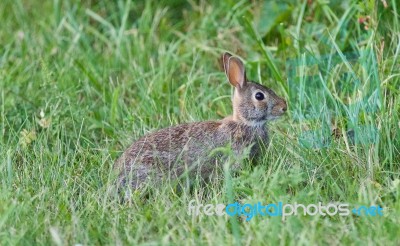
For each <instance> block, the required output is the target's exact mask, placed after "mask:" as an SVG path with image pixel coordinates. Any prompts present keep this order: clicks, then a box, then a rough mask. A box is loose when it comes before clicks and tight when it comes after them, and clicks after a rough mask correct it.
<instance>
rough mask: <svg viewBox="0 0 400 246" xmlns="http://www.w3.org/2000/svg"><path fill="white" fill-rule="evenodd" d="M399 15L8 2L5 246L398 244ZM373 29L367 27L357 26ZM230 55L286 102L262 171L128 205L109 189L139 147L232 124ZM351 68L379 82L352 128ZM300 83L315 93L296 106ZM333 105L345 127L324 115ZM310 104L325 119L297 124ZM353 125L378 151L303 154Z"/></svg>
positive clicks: (342, 148) (0, 95) (379, 5)
mask: <svg viewBox="0 0 400 246" xmlns="http://www.w3.org/2000/svg"><path fill="white" fill-rule="evenodd" d="M384 3H386V4H387V7H386V8H385V7H384ZM397 7H398V3H397V2H396V1H395V0H392V1H390V0H386V1H376V2H375V1H364V2H355V1H343V2H342V1H331V2H327V1H326V2H325V1H307V2H306V1H304V2H303V3H295V2H292V1H282V2H279V3H278V2H269V1H266V2H259V1H250V2H249V1H220V2H219V3H214V4H212V3H211V1H209V2H207V1H202V0H201V1H188V2H186V1H181V0H174V1H113V2H112V3H111V2H102V1H84V2H83V3H81V2H79V1H72V0H71V1H69V0H66V1H59V0H54V1H45V2H42V1H23V0H16V1H14V0H3V1H1V3H0V16H1V17H0V20H1V23H2V25H1V28H0V43H1V45H0V89H1V90H0V187H1V189H0V190H1V191H0V244H1V245H31V244H55V245H64V244H67V245H71V244H83V245H93V244H95V245H97V244H132V245H138V244H146V245H159V244H161V245H167V244H174V245H175V244H178V245H180V244H185V245H186V244H188V245H194V244H210V245H221V244H245V245H261V244H270V245H276V244H282V245H310V244H330V245H337V244H353V245H360V244H365V243H366V244H368V245H372V244H379V245H398V244H399V243H400V242H399V238H398V232H399V231H400V202H399V201H400V192H399V188H400V182H399V180H400V172H399V170H400V151H399V148H400V130H399V128H400V125H399V122H400V119H399V115H400V113H399V112H400V98H399V96H398V95H399V92H400V91H399V90H400V79H399V78H400V69H399V67H400V63H399V53H400V24H399V21H398V20H399V18H398V16H399V13H398V10H397ZM367 15H369V16H370V19H369V21H368V23H360V18H364V17H365V16H367ZM361 22H362V21H361ZM365 25H367V26H368V27H367V28H368V30H366V27H365ZM223 51H230V52H232V53H235V54H237V55H239V56H241V57H242V58H243V59H244V60H245V61H246V68H247V72H248V77H249V78H252V79H254V80H257V81H260V82H261V83H262V84H264V85H267V86H269V87H271V88H272V89H273V90H274V91H276V92H277V94H279V95H282V96H285V97H286V99H287V100H288V102H289V111H290V112H289V114H288V116H286V117H284V118H283V119H281V120H279V121H277V122H274V123H272V124H271V126H270V129H271V144H270V145H269V147H268V149H267V150H266V152H265V155H264V156H263V158H262V160H261V161H260V163H257V164H256V165H254V166H250V165H249V163H247V162H244V163H243V166H244V167H243V169H242V170H241V171H240V172H239V173H238V175H233V176H231V175H229V172H228V171H227V170H225V171H226V172H225V174H226V175H225V179H223V180H221V181H219V182H215V183H213V184H210V185H209V186H208V187H195V189H194V191H193V192H183V193H182V194H176V193H175V192H174V191H173V189H171V188H170V187H169V186H166V187H165V188H163V189H159V190H155V191H154V194H151V195H150V197H149V198H148V199H147V200H143V199H141V198H140V196H137V197H133V198H132V200H130V201H129V202H127V203H120V202H119V200H118V198H117V197H116V196H115V194H114V193H113V192H112V189H111V188H110V185H111V184H112V183H113V180H114V178H115V173H113V171H112V165H113V161H114V160H115V159H116V158H117V157H118V156H119V155H120V153H121V151H123V150H124V148H126V147H127V146H128V145H129V144H130V143H131V142H132V141H133V140H135V139H137V138H138V137H140V136H142V135H144V134H146V133H148V132H151V131H154V130H156V129H160V128H163V127H167V126H171V125H175V124H179V123H183V122H193V121H201V120H208V119H221V118H222V117H224V116H226V115H229V114H230V113H231V112H232V109H231V103H230V95H231V92H232V89H231V88H230V86H229V85H228V83H227V81H226V79H225V77H224V74H223V73H222V72H221V71H220V68H219V64H218V58H219V56H220V54H221V53H222V52H223ZM352 52H353V53H354V52H355V53H357V54H360V53H362V52H370V53H369V54H371V55H372V57H373V58H370V59H368V61H370V62H367V63H366V64H367V65H366V68H364V70H363V69H362V68H360V66H359V65H357V64H354V63H352V62H351V61H348V60H347V58H346V54H349V53H352ZM310 57H314V58H315V59H317V60H318V61H319V62H322V63H321V64H325V63H323V62H326V61H330V60H331V59H336V58H337V59H338V60H339V62H338V64H339V65H337V66H333V67H330V68H329V69H328V71H327V72H325V73H321V72H320V71H321V70H319V69H321V67H322V69H324V68H326V67H324V66H325V65H321V66H320V67H317V68H315V66H314V67H313V66H309V64H308V63H307V59H308V58H310ZM321 57H325V58H321ZM334 57H336V58H334ZM293 60H297V61H299V67H298V68H297V70H296V72H295V73H294V74H295V77H296V80H291V79H293V77H291V76H292V75H290V69H289V67H288V64H290V61H293ZM371 61H376V62H375V63H373V62H371ZM356 63H357V62H356ZM310 70H311V72H310ZM343 70H345V71H347V73H350V74H353V75H356V77H357V78H359V79H360V81H361V82H363V83H367V82H371V81H372V82H376V81H378V82H377V83H378V88H379V90H380V93H379V97H378V99H376V101H374V102H376V104H378V105H379V107H378V108H377V109H375V110H374V111H372V112H369V113H368V112H366V111H365V110H367V109H365V108H363V107H361V109H362V110H361V111H360V115H358V114H357V116H355V117H353V118H351V117H350V116H351V115H354V114H351V112H350V113H349V111H346V109H347V110H349V107H350V106H348V105H349V102H354V101H356V100H360V94H359V90H357V89H356V90H352V89H351V88H350V89H349V87H346V86H345V88H346V89H349V90H350V92H349V93H347V94H344V93H342V92H341V89H340V88H343V87H337V85H338V84H340V83H341V82H342V83H343V81H344V82H348V83H349V84H350V83H354V81H355V80H352V78H351V77H348V78H347V77H346V78H345V79H343V77H341V76H342V75H343V73H345V72H343ZM349 71H350V72H349ZM371 71H376V72H377V76H378V77H376V78H375V77H371ZM310 74H314V75H317V76H318V77H317V78H318V80H316V81H317V82H315V81H314V82H315V83H317V84H319V85H322V86H323V88H324V89H323V90H322V89H321V90H319V92H321V93H322V96H321V97H317V98H315V97H314V98H312V93H313V90H312V88H311V87H307V85H308V84H307V82H308V80H307V79H306V77H305V76H308V75H310ZM291 81H292V82H293V81H298V82H299V83H300V84H302V85H303V86H305V87H306V88H304V87H302V88H303V89H301V88H300V89H299V88H296V89H299V90H300V93H302V92H304V91H307V90H308V89H310V91H311V92H310V93H311V94H310V93H309V94H304V93H303V94H302V95H304V97H302V98H301V99H298V98H297V97H296V95H297V94H296V95H295V96H293V95H292V94H293V90H294V89H295V88H294V87H292V86H291V85H290V82H291ZM337 88H339V89H337ZM361 91H363V90H361ZM329 98H330V99H332V98H334V99H335V100H331V101H329V100H330V99H329ZM328 99H329V100H328ZM324 105H329V106H330V107H331V109H333V115H335V114H336V115H338V117H337V118H335V117H334V118H335V119H336V120H331V118H329V116H330V115H332V114H325V113H326V112H328V111H327V110H325V109H324V110H322V111H321V107H322V108H323V107H324ZM362 105H364V106H365V104H362ZM303 106H304V107H306V109H307V110H310V112H314V116H315V117H314V118H312V119H309V118H306V119H299V118H296V117H295V114H294V113H295V112H300V113H304V112H306V111H307V110H306V111H303V109H304V108H302V107H303ZM296 110H297V111H296ZM330 112H332V111H330ZM343 112H344V113H343ZM346 112H347V113H346ZM326 117H328V118H326ZM327 119H328V120H327ZM354 121H355V122H356V123H360V122H361V123H363V124H364V123H365V124H367V125H372V126H376V129H377V136H376V138H373V141H372V142H362V141H361V142H360V143H358V144H356V145H354V144H352V141H355V140H354V139H352V137H351V135H349V134H347V135H346V134H344V137H340V136H339V137H338V138H331V139H329V140H330V145H329V146H325V147H324V146H322V147H321V146H319V147H318V146H314V147H312V146H311V148H307V146H304V145H302V144H301V143H302V142H301V137H302V136H304V134H305V132H307V131H306V130H315V129H328V131H329V132H328V135H329V134H330V130H331V128H333V127H336V128H337V129H341V130H342V132H346V131H349V130H350V128H347V127H349V126H352V125H351V124H350V123H354ZM330 124H332V125H330ZM324 127H325V128H324ZM326 127H327V128H326ZM363 133H364V135H366V136H369V135H372V134H373V132H372V130H371V129H367V130H365V131H364V132H363ZM320 134H322V135H321V136H325V137H326V136H328V135H326V133H325V135H324V133H323V131H322V133H320ZM356 134H357V133H356ZM360 134H361V135H359V136H362V135H363V134H362V133H360ZM357 136H358V135H357ZM325 140H326V139H325ZM325 140H324V141H325ZM323 143H325V142H323ZM309 147H310V146H309ZM193 199H195V200H196V201H198V202H199V203H202V204H207V203H211V204H217V203H225V204H227V203H228V202H232V201H240V202H241V203H243V204H244V203H256V202H258V201H260V202H263V203H265V204H266V203H277V202H279V201H281V202H283V203H295V202H297V203H303V204H311V203H318V202H322V203H329V202H333V201H335V202H344V203H349V204H351V205H352V206H359V205H365V206H370V205H373V204H376V205H380V206H382V207H384V216H376V217H371V216H355V215H353V216H345V217H341V216H334V217H323V216H292V217H288V218H287V219H286V220H285V221H282V220H281V218H280V217H269V218H262V217H257V218H253V219H252V220H251V221H249V222H246V221H244V220H243V219H237V218H236V217H231V218H229V217H227V216H222V217H217V216H212V217H207V216H204V215H203V216H199V217H195V216H190V215H188V214H187V209H188V208H187V207H188V204H189V201H190V200H193Z"/></svg>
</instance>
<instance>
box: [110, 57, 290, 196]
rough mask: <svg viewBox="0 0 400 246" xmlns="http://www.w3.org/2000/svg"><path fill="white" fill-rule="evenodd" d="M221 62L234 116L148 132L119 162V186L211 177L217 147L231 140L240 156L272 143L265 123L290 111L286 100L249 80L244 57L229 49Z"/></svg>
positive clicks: (254, 152) (256, 153)
mask: <svg viewBox="0 0 400 246" xmlns="http://www.w3.org/2000/svg"><path fill="white" fill-rule="evenodd" d="M222 63H223V66H224V70H225V73H226V75H227V77H228V80H229V82H230V83H231V85H233V86H234V87H235V92H234V95H233V98H232V99H233V115H232V116H228V117H226V118H224V119H222V120H219V121H204V122H196V123H187V124H181V125H178V126H174V127H169V128H165V129H162V130H159V131H156V132H153V133H151V134H148V135H145V136H143V137H142V138H140V139H139V140H137V141H136V142H134V143H133V144H132V145H131V146H130V147H129V148H128V149H127V150H126V151H125V152H124V153H123V154H122V156H121V157H120V158H119V159H118V160H117V161H116V162H115V168H116V169H117V170H118V172H119V173H120V175H119V182H120V185H122V186H126V185H130V186H131V187H133V188H134V189H137V188H139V187H140V186H142V185H143V184H144V183H145V181H146V180H153V182H154V183H155V184H157V183H159V181H160V180H161V179H163V178H165V177H170V178H172V179H175V178H177V177H179V176H181V175H182V174H183V173H185V172H187V173H188V174H189V177H193V176H195V175H196V174H200V175H201V177H202V178H207V177H209V176H210V174H211V173H213V172H214V171H215V168H216V166H217V165H218V161H217V160H218V158H217V157H220V155H218V154H213V153H214V152H213V150H214V149H216V148H218V147H226V146H229V145H230V146H231V148H232V150H233V152H234V153H235V155H238V156H239V155H242V154H243V151H244V150H246V149H247V148H250V158H253V157H256V156H257V155H258V153H259V149H260V146H261V144H265V145H266V144H267V143H268V131H267V127H266V122H267V121H269V120H273V119H275V118H277V117H279V116H281V115H282V114H283V113H284V112H285V111H286V109H287V105H286V101H285V100H284V99H282V98H280V97H278V96H277V95H276V94H275V92H273V91H272V90H271V89H269V88H267V87H264V86H262V85H260V84H257V83H254V82H250V81H248V80H247V79H246V74H245V69H244V65H243V63H242V62H241V60H240V59H239V58H237V57H235V56H232V55H231V54H229V53H224V54H223V55H222ZM260 93H261V94H262V96H260ZM263 97H264V98H263ZM239 165H240V164H239V163H237V164H236V165H233V167H234V168H238V166H239Z"/></svg>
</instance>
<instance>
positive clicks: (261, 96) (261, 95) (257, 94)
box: [255, 92, 265, 101]
mask: <svg viewBox="0 0 400 246" xmlns="http://www.w3.org/2000/svg"><path fill="white" fill-rule="evenodd" d="M255 97H256V99H257V100H258V101H261V100H264V98H265V96H264V94H263V93H261V92H257V93H256V96H255Z"/></svg>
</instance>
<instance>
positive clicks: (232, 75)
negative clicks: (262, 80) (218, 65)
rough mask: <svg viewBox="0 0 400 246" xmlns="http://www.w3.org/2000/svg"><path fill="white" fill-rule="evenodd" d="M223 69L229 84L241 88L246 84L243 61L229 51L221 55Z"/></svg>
mask: <svg viewBox="0 0 400 246" xmlns="http://www.w3.org/2000/svg"><path fill="white" fill-rule="evenodd" d="M222 58H223V62H224V70H225V73H226V76H227V77H228V80H229V82H230V83H231V85H233V86H235V87H240V88H242V87H243V86H244V85H245V84H246V71H245V69H244V65H243V62H242V61H241V60H240V59H239V58H237V57H234V56H232V55H231V54H229V53H225V54H224V55H223V57H222Z"/></svg>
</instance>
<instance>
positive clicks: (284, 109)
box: [282, 103, 287, 112]
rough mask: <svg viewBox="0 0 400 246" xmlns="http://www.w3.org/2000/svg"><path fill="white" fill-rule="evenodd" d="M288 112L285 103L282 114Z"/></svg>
mask: <svg viewBox="0 0 400 246" xmlns="http://www.w3.org/2000/svg"><path fill="white" fill-rule="evenodd" d="M286 110H287V105H286V103H285V105H284V106H283V107H282V112H286Z"/></svg>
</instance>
